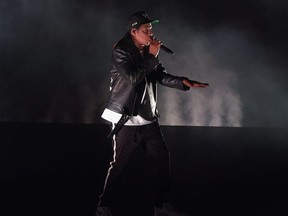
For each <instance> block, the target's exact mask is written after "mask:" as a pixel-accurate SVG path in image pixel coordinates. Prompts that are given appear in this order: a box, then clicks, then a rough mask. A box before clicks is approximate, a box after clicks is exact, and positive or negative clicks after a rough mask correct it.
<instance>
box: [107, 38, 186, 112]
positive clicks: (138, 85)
mask: <svg viewBox="0 0 288 216" xmlns="http://www.w3.org/2000/svg"><path fill="white" fill-rule="evenodd" d="M145 78H146V79H147V82H148V83H152V86H153V94H154V98H157V97H156V96H157V92H156V81H157V82H158V83H160V84H162V85H164V86H168V87H172V88H177V89H180V90H188V89H189V87H187V86H185V85H184V84H183V79H184V78H185V77H177V76H173V75H170V74H168V73H167V72H166V70H165V68H164V67H163V66H162V64H161V63H160V62H159V60H158V58H155V57H154V56H153V55H152V54H150V53H149V51H148V47H145V48H144V51H143V57H142V56H141V54H140V51H139V49H138V48H137V47H136V46H135V45H134V42H133V41H132V38H131V35H130V34H129V33H127V34H126V35H125V36H124V37H123V38H122V39H121V40H120V41H119V42H118V43H117V44H116V45H115V46H114V47H113V52H112V69H111V84H110V96H109V99H108V102H107V106H106V108H108V109H110V110H112V111H115V112H117V113H120V114H124V113H125V114H127V115H128V116H135V115H137V114H139V109H138V106H139V104H140V101H141V98H142V96H143V93H144V89H145ZM140 115H141V114H140Z"/></svg>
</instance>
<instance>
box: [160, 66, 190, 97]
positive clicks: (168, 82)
mask: <svg viewBox="0 0 288 216" xmlns="http://www.w3.org/2000/svg"><path fill="white" fill-rule="evenodd" d="M154 73H155V76H156V78H157V81H158V82H159V83H160V84H161V85H164V86H167V87H170V88H176V89H180V90H183V91H186V90H189V89H190V88H189V87H188V86H186V85H184V83H183V80H184V79H188V78H186V77H179V76H174V75H171V74H169V73H167V71H166V70H165V68H164V67H163V66H162V64H159V65H158V66H157V68H156V70H155V71H154Z"/></svg>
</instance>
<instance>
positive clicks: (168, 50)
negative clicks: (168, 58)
mask: <svg viewBox="0 0 288 216" xmlns="http://www.w3.org/2000/svg"><path fill="white" fill-rule="evenodd" d="M151 39H152V40H153V39H155V37H154V36H151ZM160 49H162V50H163V51H165V52H167V53H168V54H171V55H173V54H174V51H173V50H171V49H169V48H168V47H166V46H165V45H163V44H162V45H161V46H160Z"/></svg>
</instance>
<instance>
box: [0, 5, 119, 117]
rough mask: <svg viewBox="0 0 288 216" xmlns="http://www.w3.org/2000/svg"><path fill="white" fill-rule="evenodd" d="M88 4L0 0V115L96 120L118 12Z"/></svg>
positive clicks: (106, 86) (106, 85)
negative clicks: (113, 25)
mask: <svg viewBox="0 0 288 216" xmlns="http://www.w3.org/2000/svg"><path fill="white" fill-rule="evenodd" d="M107 4H108V3H107ZM107 4H106V6H107ZM91 6H92V5H89V4H87V5H85V4H81V3H80V2H77V1H66V0H59V1H44V0H43V1H37V0H18V1H13V2H11V1H10V2H9V1H1V3H0V11H1V14H0V29H1V34H0V46H1V50H0V55H1V57H2V58H1V63H0V66H1V74H0V83H1V85H0V92H1V93H0V97H1V101H2V103H1V105H0V120H1V121H37V122H38V121H39V122H95V121H97V120H99V118H100V117H99V112H100V110H101V109H102V107H101V104H104V102H105V99H106V96H107V93H108V91H106V89H108V88H109V87H108V86H109V77H108V75H109V67H110V54H111V51H110V50H111V48H112V46H113V43H115V37H120V35H116V34H113V33H111V32H114V30H112V28H113V27H112V25H111V23H116V20H117V16H119V15H117V12H115V11H114V12H113V11H109V10H108V9H106V10H102V9H101V8H99V7H95V5H94V7H93V6H92V7H91ZM108 6H109V5H108ZM108 6H107V7H108ZM116 30H117V28H116ZM105 79H107V82H106V80H105ZM103 80H105V82H103ZM103 89H105V91H104V90H103Z"/></svg>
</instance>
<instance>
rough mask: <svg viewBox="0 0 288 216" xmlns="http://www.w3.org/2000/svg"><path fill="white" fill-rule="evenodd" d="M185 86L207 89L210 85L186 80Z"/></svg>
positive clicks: (184, 81)
mask: <svg viewBox="0 0 288 216" xmlns="http://www.w3.org/2000/svg"><path fill="white" fill-rule="evenodd" d="M183 84H184V85H186V86H188V87H189V88H206V87H207V86H209V84H208V83H201V82H198V81H194V80H189V79H184V80H183Z"/></svg>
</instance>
